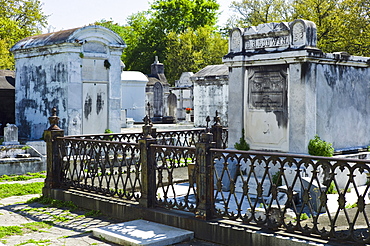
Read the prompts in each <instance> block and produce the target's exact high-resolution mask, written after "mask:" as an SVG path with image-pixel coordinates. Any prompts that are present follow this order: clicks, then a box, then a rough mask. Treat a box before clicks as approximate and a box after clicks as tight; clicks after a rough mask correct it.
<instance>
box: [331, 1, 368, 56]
mask: <svg viewBox="0 0 370 246" xmlns="http://www.w3.org/2000/svg"><path fill="white" fill-rule="evenodd" d="M340 14H341V17H340V20H341V21H340V26H339V27H338V30H337V32H338V33H337V37H336V42H335V46H336V48H337V50H335V51H339V50H341V51H347V52H348V53H350V54H353V55H360V56H370V43H369V40H370V1H368V0H344V1H343V2H342V4H341V7H340ZM338 49H339V50H338ZM332 50H334V49H332Z"/></svg>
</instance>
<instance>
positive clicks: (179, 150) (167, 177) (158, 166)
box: [150, 144, 197, 211]
mask: <svg viewBox="0 0 370 246" xmlns="http://www.w3.org/2000/svg"><path fill="white" fill-rule="evenodd" d="M150 148H152V149H153V150H152V151H153V152H154V155H155V160H156V161H155V172H156V175H155V176H156V182H155V183H156V194H157V199H156V206H160V207H164V208H171V209H179V210H184V211H195V208H196V205H197V199H196V197H197V192H196V186H195V178H196V172H195V168H194V167H195V161H196V160H195V148H194V147H175V146H163V145H157V144H154V145H151V146H150Z"/></svg>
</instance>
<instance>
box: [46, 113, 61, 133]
mask: <svg viewBox="0 0 370 246" xmlns="http://www.w3.org/2000/svg"><path fill="white" fill-rule="evenodd" d="M48 119H49V123H50V127H49V128H48V130H60V128H59V126H58V123H59V117H58V116H57V108H56V107H53V108H52V109H51V116H50V117H49V118H48Z"/></svg>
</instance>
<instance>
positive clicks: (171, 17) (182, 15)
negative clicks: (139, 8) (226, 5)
mask: <svg viewBox="0 0 370 246" xmlns="http://www.w3.org/2000/svg"><path fill="white" fill-rule="evenodd" d="M219 7H220V6H219V4H218V3H217V2H216V0H155V1H154V3H153V4H152V5H151V9H152V10H153V17H154V20H155V22H156V23H157V26H159V27H161V29H162V30H163V31H164V32H171V31H172V32H175V33H181V32H184V31H186V30H187V29H188V28H191V29H194V30H195V29H197V28H198V27H203V26H214V25H215V24H216V21H217V11H218V9H219Z"/></svg>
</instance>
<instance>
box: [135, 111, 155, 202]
mask: <svg viewBox="0 0 370 246" xmlns="http://www.w3.org/2000/svg"><path fill="white" fill-rule="evenodd" d="M144 122H145V125H144V126H143V138H142V139H140V140H139V148H140V160H141V185H142V191H141V198H140V200H139V204H140V205H141V206H143V207H147V208H150V207H154V205H155V199H156V184H155V182H156V179H155V172H156V170H155V153H154V151H153V150H152V148H151V146H150V145H151V144H155V143H156V139H155V138H153V137H152V135H151V134H152V124H151V121H150V119H149V117H148V116H146V117H145V118H144Z"/></svg>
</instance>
